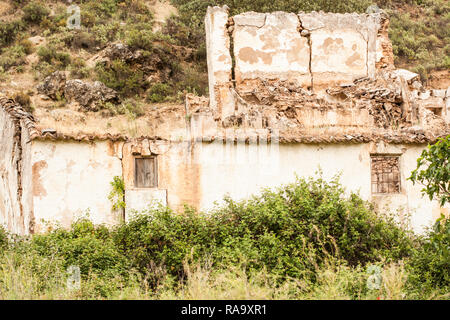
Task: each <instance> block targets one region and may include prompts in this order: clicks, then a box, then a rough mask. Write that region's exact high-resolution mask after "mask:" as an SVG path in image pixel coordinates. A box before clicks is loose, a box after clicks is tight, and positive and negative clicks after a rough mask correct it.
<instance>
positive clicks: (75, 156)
mask: <svg viewBox="0 0 450 320" xmlns="http://www.w3.org/2000/svg"><path fill="white" fill-rule="evenodd" d="M31 166H32V184H33V188H32V194H33V198H32V199H33V209H34V210H33V211H34V218H35V223H36V227H35V231H36V232H42V231H44V230H45V228H46V225H45V223H44V221H46V222H51V223H54V222H58V223H59V224H60V225H61V226H63V227H69V226H70V224H71V223H72V222H73V220H74V219H77V218H79V217H82V216H85V214H86V212H87V211H89V218H90V219H91V220H92V221H93V222H94V223H106V224H113V223H115V222H117V221H118V220H119V218H120V217H119V216H118V215H117V213H113V212H112V211H111V202H110V201H109V200H108V194H109V192H110V190H111V186H110V182H111V181H112V180H113V177H114V176H122V162H121V160H120V159H119V158H118V157H117V156H116V155H115V149H114V145H113V143H111V142H106V141H103V142H99V141H97V142H92V143H82V142H69V141H65V142H57V141H33V147H32V154H31Z"/></svg>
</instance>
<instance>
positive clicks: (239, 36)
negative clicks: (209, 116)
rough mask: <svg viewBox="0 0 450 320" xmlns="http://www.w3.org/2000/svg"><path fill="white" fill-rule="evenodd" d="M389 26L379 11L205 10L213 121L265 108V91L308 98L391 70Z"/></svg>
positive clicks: (266, 98) (266, 99) (216, 8)
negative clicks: (253, 107) (260, 106)
mask: <svg viewBox="0 0 450 320" xmlns="http://www.w3.org/2000/svg"><path fill="white" fill-rule="evenodd" d="M387 26H388V19H387V17H386V15H385V14H384V13H383V12H378V13H372V14H334V13H323V12H312V13H299V14H295V13H285V12H273V13H256V12H247V13H243V14H239V15H236V16H233V17H229V16H228V8H227V7H226V6H224V7H209V8H208V12H207V15H206V18H205V28H206V42H207V59H208V76H209V88H210V90H209V91H210V107H211V109H212V110H213V111H214V112H215V118H216V119H221V120H222V121H224V120H226V118H227V117H230V116H233V115H234V116H236V113H238V112H240V110H243V109H246V108H247V106H246V104H266V103H267V102H268V101H269V100H270V98H268V96H270V93H269V94H267V93H266V92H264V91H267V90H269V91H270V90H272V88H271V87H279V88H281V87H282V89H283V90H284V91H285V92H294V93H301V94H302V95H303V96H305V93H306V95H311V94H313V93H315V94H318V93H319V92H322V93H323V92H324V91H325V90H326V89H327V88H328V87H329V86H331V85H342V84H346V83H349V82H353V81H355V80H358V79H362V78H369V79H374V78H375V76H376V73H377V70H379V69H388V70H389V69H393V68H394V67H393V54H392V46H391V45H390V42H389V39H388V35H387ZM274 84H275V85H274ZM242 98H243V99H242ZM262 100H265V101H263V102H264V103H261V102H262ZM269 102H270V101H269ZM240 105H241V106H240ZM242 105H244V108H242ZM247 109H248V108H247ZM247 111H249V110H247Z"/></svg>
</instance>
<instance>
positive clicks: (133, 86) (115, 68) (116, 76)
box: [95, 60, 147, 97]
mask: <svg viewBox="0 0 450 320" xmlns="http://www.w3.org/2000/svg"><path fill="white" fill-rule="evenodd" d="M95 69H96V73H97V79H98V80H99V81H101V82H103V83H104V84H105V85H106V86H108V87H110V88H112V89H114V90H117V91H118V92H119V93H120V94H121V95H122V96H126V97H129V96H132V95H135V94H138V93H140V92H141V90H142V89H144V88H145V87H146V86H147V81H145V79H144V74H143V73H142V71H140V70H136V69H133V68H132V67H131V66H130V65H128V64H127V63H126V62H124V61H121V60H114V61H112V62H111V64H109V65H101V64H98V65H97V66H96V68H95Z"/></svg>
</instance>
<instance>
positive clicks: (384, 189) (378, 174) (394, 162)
mask: <svg viewBox="0 0 450 320" xmlns="http://www.w3.org/2000/svg"><path fill="white" fill-rule="evenodd" d="M371 160H372V167H371V170H372V193H400V166H399V157H396V156H381V155H374V156H371Z"/></svg>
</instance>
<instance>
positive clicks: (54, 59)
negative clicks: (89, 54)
mask: <svg viewBox="0 0 450 320" xmlns="http://www.w3.org/2000/svg"><path fill="white" fill-rule="evenodd" d="M37 54H38V56H39V65H38V66H36V68H37V70H39V71H41V73H42V74H43V75H44V76H46V75H49V74H50V73H52V72H54V71H56V70H64V69H66V67H67V66H68V65H69V64H70V62H71V58H70V54H68V53H66V52H61V51H58V50H57V49H56V47H55V46H52V45H49V46H40V47H39V49H38V51H37Z"/></svg>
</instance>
